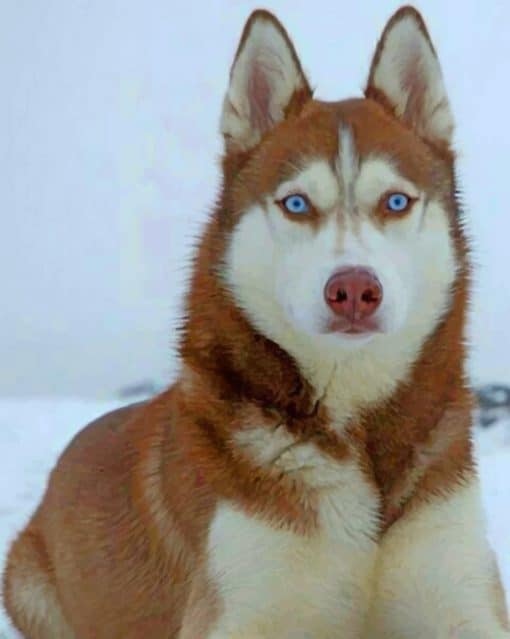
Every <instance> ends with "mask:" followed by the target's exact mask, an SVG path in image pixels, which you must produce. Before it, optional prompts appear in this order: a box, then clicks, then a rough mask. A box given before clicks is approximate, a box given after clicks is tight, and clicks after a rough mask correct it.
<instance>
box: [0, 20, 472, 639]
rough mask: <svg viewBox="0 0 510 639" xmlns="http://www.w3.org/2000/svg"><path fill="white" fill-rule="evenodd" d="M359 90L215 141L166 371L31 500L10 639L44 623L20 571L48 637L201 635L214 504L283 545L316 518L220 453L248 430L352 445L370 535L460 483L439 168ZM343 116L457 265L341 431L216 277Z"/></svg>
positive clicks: (272, 479) (190, 638) (464, 436)
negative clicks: (382, 160)
mask: <svg viewBox="0 0 510 639" xmlns="http://www.w3.org/2000/svg"><path fill="white" fill-rule="evenodd" d="M249 25H250V23H248V26H247V28H246V30H245V35H243V39H244V38H245V37H246V33H247V31H248V29H249ZM243 41H244V40H242V41H241V45H240V46H242V43H243ZM296 59H297V58H296ZM368 95H369V99H356V100H347V101H344V102H339V103H332V104H330V103H322V102H318V101H315V100H312V98H311V93H310V94H308V92H307V90H305V91H304V92H303V93H300V95H296V96H295V98H294V100H293V101H292V104H291V108H289V110H288V113H287V119H286V120H285V121H284V122H282V123H281V124H279V125H277V126H276V127H275V128H274V129H273V130H272V131H271V133H270V135H267V136H266V137H265V138H264V139H263V140H262V142H261V144H259V145H257V146H256V147H255V148H254V149H252V150H251V151H242V152H240V151H238V150H237V149H235V148H233V147H232V146H231V145H228V149H229V151H228V152H227V154H226V156H225V158H224V162H223V168H224V182H223V188H222V192H221V195H220V198H219V202H218V205H217V207H216V210H215V212H214V213H213V215H212V217H211V220H210V223H209V225H208V227H207V229H206V231H205V233H204V236H203V238H202V241H201V243H200V247H199V250H198V253H197V257H196V261H195V265H194V271H193V278H192V282H191V286H190V290H189V294H188V298H187V315H186V320H185V322H184V326H183V333H182V339H181V346H180V356H181V360H182V365H183V367H182V374H181V376H180V377H179V379H178V381H177V382H176V384H175V385H174V386H173V387H172V388H171V389H170V390H168V391H166V392H164V393H162V394H161V395H160V396H158V397H157V398H155V399H154V400H153V401H150V402H148V403H146V404H143V405H136V406H132V407H129V408H126V409H123V410H121V411H117V412H115V413H113V414H110V415H107V416H105V417H103V418H101V419H99V420H97V421H96V422H94V423H93V424H91V425H90V426H88V427H87V428H86V429H85V430H84V431H82V432H81V433H80V434H79V435H78V436H77V437H76V438H75V440H73V442H72V443H71V444H70V446H69V447H68V448H67V450H66V451H65V452H64V454H63V455H62V457H61V458H60V460H59V462H58V464H57V466H56V468H55V470H54V471H53V472H52V474H51V477H50V480H49V484H48V488H47V491H46V494H45V497H44V500H43V503H42V506H41V507H40V508H39V509H38V511H37V512H36V514H35V515H34V517H33V518H32V520H31V521H30V523H29V525H28V527H27V528H26V529H25V530H24V531H23V532H22V533H21V535H20V536H19V537H18V539H17V540H16V541H15V543H14V545H13V546H12V549H11V552H10V554H9V558H8V562H7V567H6V570H5V574H4V583H5V594H4V597H5V604H6V608H7V610H8V612H9V614H10V616H11V618H12V619H13V621H14V623H15V625H16V626H17V627H18V628H19V629H20V630H21V631H22V632H23V633H24V634H25V636H26V637H30V638H31V639H42V638H46V637H49V636H50V635H49V634H48V630H47V629H45V628H46V626H48V627H49V621H48V622H44V621H42V620H41V619H40V618H38V617H37V615H35V614H32V613H31V611H30V610H29V609H28V608H27V607H26V606H25V607H24V608H22V607H20V606H19V605H18V602H19V594H18V593H17V592H16V591H15V589H14V586H13V584H14V583H15V582H16V580H22V579H24V578H25V577H26V583H27V584H28V587H29V588H30V587H31V586H30V583H31V579H39V580H42V581H43V582H44V583H45V585H46V588H47V590H48V591H49V592H51V593H52V594H53V598H54V601H58V607H59V610H58V611H55V616H56V618H57V616H58V618H59V619H60V620H61V621H60V624H61V627H62V628H63V630H62V632H61V634H60V635H58V634H56V631H55V634H53V635H51V636H52V637H53V638H54V639H55V638H57V637H62V639H64V638H65V639H71V637H75V638H76V639H135V638H136V639H141V638H145V637H150V638H151V639H158V638H161V639H163V638H165V639H174V638H176V637H177V636H179V637H181V639H197V638H198V637H203V636H205V633H206V631H207V628H208V627H209V626H210V624H211V623H212V622H213V620H214V619H215V618H216V617H217V616H218V614H219V613H220V611H221V602H220V601H219V599H218V597H217V596H216V593H215V590H214V584H212V583H209V581H208V579H207V576H206V574H205V568H204V563H205V561H206V556H205V540H206V535H207V530H208V526H209V523H210V521H211V517H212V515H213V513H214V509H215V506H216V503H217V502H218V500H220V499H229V500H231V501H233V502H234V503H237V504H239V506H240V507H241V508H242V509H244V510H245V511H246V512H247V513H257V514H258V515H259V516H262V517H264V518H266V519H267V520H269V521H279V522H283V525H285V526H287V527H288V528H290V529H292V530H294V531H296V533H297V534H302V535H307V534H310V533H311V532H312V531H313V530H314V529H315V528H316V526H317V525H318V523H317V504H316V494H315V493H314V491H313V490H312V489H310V488H307V486H306V485H305V484H304V483H303V482H300V481H299V480H297V481H290V480H289V479H288V478H287V477H285V476H282V475H281V474H279V473H278V472H276V471H275V470H273V469H271V468H265V469H263V468H261V467H258V466H256V465H255V463H254V462H253V461H252V460H251V459H250V457H249V456H248V455H245V454H243V451H242V449H239V447H237V446H235V445H234V435H235V433H236V432H237V431H239V430H241V429H246V428H249V427H250V425H255V424H256V425H257V426H262V425H263V426H264V427H266V428H268V429H274V428H276V427H278V426H281V425H283V426H285V427H286V428H287V429H288V430H289V431H290V432H291V433H293V434H294V435H295V437H296V438H297V440H298V441H314V442H315V443H316V444H317V445H318V446H319V447H320V448H321V450H322V451H323V452H324V453H325V454H327V455H329V456H330V457H331V458H334V459H337V460H343V459H345V458H347V457H348V456H351V455H352V454H353V450H354V452H355V453H356V454H357V455H359V458H360V459H361V461H362V463H363V466H364V470H365V474H366V476H367V477H368V478H369V479H370V481H371V482H372V484H373V485H374V486H375V487H376V488H377V490H378V491H379V493H380V495H381V498H382V503H383V508H382V512H381V520H382V522H383V524H382V527H381V534H384V533H383V531H384V528H386V527H388V526H389V525H391V524H392V522H393V521H395V520H396V519H397V518H398V517H400V516H401V515H402V513H404V512H406V510H407V509H409V508H413V507H415V506H416V505H417V504H418V503H419V502H421V501H423V500H426V499H427V498H428V497H429V496H430V495H431V494H437V493H441V492H446V491H448V490H451V489H452V487H454V486H455V485H457V484H459V483H461V482H463V481H465V480H466V479H467V478H468V477H469V476H470V474H471V473H472V472H473V460H472V450H471V443H470V435H469V426H470V409H471V396H470V392H469V390H468V388H467V385H466V383H465V379H464V375H463V362H464V358H465V349H464V323H465V315H466V306H467V302H468V280H469V278H468V275H469V267H468V263H467V254H468V251H467V247H466V241H465V238H464V234H463V230H462V224H461V221H460V215H459V210H458V206H457V203H456V200H455V191H456V185H455V181H454V157H453V154H452V152H451V151H450V150H448V149H444V148H437V147H434V146H432V145H430V144H428V143H427V142H425V141H423V140H420V139H418V138H417V137H416V136H415V135H414V134H413V132H412V131H411V130H410V129H409V128H407V126H406V125H405V124H403V123H401V122H399V121H397V120H396V119H395V118H394V117H392V115H391V113H389V112H388V111H387V109H386V105H384V104H381V103H380V100H379V99H378V96H377V95H370V91H369V92H368ZM341 121H342V122H345V123H347V124H348V125H350V126H351V127H352V130H353V131H354V134H355V136H356V146H357V149H358V151H359V153H360V154H361V155H362V156H363V155H364V154H366V153H369V152H374V151H376V152H381V153H384V154H387V155H390V156H391V157H393V158H394V160H395V162H396V164H397V165H398V168H399V170H400V171H401V172H402V173H403V174H404V176H406V177H408V178H409V179H411V180H412V181H413V182H414V183H416V184H417V185H419V186H420V188H423V189H424V190H426V191H427V192H428V193H430V194H434V195H435V196H436V197H437V196H439V197H440V198H441V199H442V201H443V202H444V203H445V204H446V206H447V209H448V211H449V215H450V220H451V227H452V231H453V236H454V238H455V245H456V252H457V257H458V259H459V261H460V264H461V268H460V270H459V273H458V276H457V279H456V282H455V287H454V290H453V291H452V304H451V307H450V309H449V310H448V312H447V313H446V314H445V316H444V318H443V320H442V321H441V323H440V324H439V326H438V327H437V329H436V330H435V331H434V332H433V334H432V335H431V336H430V337H429V338H428V340H427V342H426V344H425V345H424V347H423V350H422V353H421V355H420V356H419V358H418V360H417V361H416V363H415V365H414V367H413V370H412V372H411V375H410V377H409V379H408V380H407V381H406V382H405V383H403V384H401V385H400V387H399V388H398V390H397V392H396V393H394V395H393V396H392V397H391V398H390V399H389V400H388V401H386V402H384V403H383V404H381V405H378V406H375V407H372V408H370V410H367V411H366V412H365V413H364V414H363V415H360V417H359V419H357V420H356V422H355V423H352V424H351V425H350V426H349V428H348V429H347V432H346V434H345V435H344V436H342V437H340V436H338V435H336V434H335V433H334V431H333V429H332V428H331V427H330V422H331V416H330V415H328V413H327V411H326V409H325V408H324V407H323V405H322V403H321V398H320V397H317V395H316V392H315V389H313V388H312V387H311V385H310V383H309V382H308V381H307V380H306V379H305V378H303V377H302V375H301V373H300V371H299V369H298V366H297V364H296V362H295V361H294V360H293V359H292V358H291V357H290V356H289V355H288V354H287V353H286V352H284V351H283V350H282V349H281V348H280V347H279V346H278V345H277V344H275V343H274V342H272V341H270V340H269V339H267V338H266V337H264V336H263V335H261V334H260V333H259V332H257V331H256V330H255V329H254V328H253V326H252V325H251V324H250V322H249V321H248V319H247V318H246V316H245V315H244V314H243V312H242V310H241V309H239V308H238V306H237V305H236V303H235V301H234V299H233V298H232V296H231V294H230V293H229V291H228V290H227V288H226V287H225V285H224V284H223V281H222V278H221V274H220V272H221V267H222V259H223V255H224V253H225V248H226V242H227V238H228V234H229V231H230V230H231V229H232V228H233V227H234V226H235V224H236V222H237V220H238V219H239V217H240V216H241V215H242V212H243V211H244V210H246V208H247V207H248V206H249V205H250V204H252V203H253V202H254V201H257V200H259V199H260V198H261V197H262V196H264V195H265V194H268V193H271V192H272V191H273V190H274V188H275V186H276V185H277V184H278V183H279V182H280V181H281V180H282V179H283V178H284V177H285V176H286V175H288V174H289V172H290V171H291V170H292V167H294V166H295V165H296V164H299V162H300V161H302V159H303V158H306V157H310V156H319V157H325V158H328V159H331V161H333V159H334V157H335V156H336V154H337V152H338V139H337V131H338V126H339V123H340V122H341ZM64 619H65V620H66V621H63V620H64ZM67 624H69V626H70V627H72V629H73V630H72V632H71V631H70V630H69V629H66V628H67ZM179 632H181V633H182V634H179Z"/></svg>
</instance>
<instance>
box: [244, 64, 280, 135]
mask: <svg viewBox="0 0 510 639" xmlns="http://www.w3.org/2000/svg"><path fill="white" fill-rule="evenodd" d="M252 65H253V66H252V69H251V73H250V76H249V79H248V101H249V105H250V124H251V126H252V128H253V129H255V130H257V131H261V132H262V131H267V130H268V129H269V128H270V127H271V126H273V124H274V122H273V119H272V117H271V109H270V103H271V93H272V91H273V89H272V87H271V82H270V80H269V76H270V75H271V74H275V70H274V69H269V68H268V66H267V64H264V62H263V61H262V60H261V59H256V58H255V59H254V60H253V63H252Z"/></svg>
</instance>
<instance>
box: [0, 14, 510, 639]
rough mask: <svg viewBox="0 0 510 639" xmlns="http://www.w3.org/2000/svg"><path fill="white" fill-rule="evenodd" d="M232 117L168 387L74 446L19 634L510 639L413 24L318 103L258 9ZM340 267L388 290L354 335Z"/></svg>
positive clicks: (436, 148) (246, 38) (288, 47)
mask: <svg viewBox="0 0 510 639" xmlns="http://www.w3.org/2000/svg"><path fill="white" fill-rule="evenodd" d="M221 127H222V131H223V134H224V136H225V154H224V158H223V185H222V190H221V194H220V197H219V200H218V204H217V206H216V209H215V211H214V213H213V214H212V216H211V219H210V222H209V225H208V227H207V229H206V230H205V233H204V235H203V237H202V239H201V242H200V246H199V248H198V251H197V255H196V260H195V264H194V270H193V276H192V281H191V284H190V288H189V293H188V297H187V313H186V319H185V321H184V325H183V331H182V337H181V343H180V361H181V369H180V374H179V376H178V379H177V380H176V382H175V384H174V385H173V386H172V387H171V388H170V389H169V390H167V391H165V392H164V393H162V394H161V395H160V396H158V397H156V398H154V399H153V400H152V401H150V402H148V403H146V404H142V405H137V406H132V407H128V408H125V409H123V410H122V411H117V412H115V413H113V414H110V415H107V416H105V417H103V418H101V419H100V420H98V421H97V422H95V423H93V424H92V425H89V426H88V427H87V428H86V429H85V430H83V431H82V432H81V433H80V434H79V435H78V436H77V437H76V438H75V440H74V441H73V442H72V443H71V444H70V446H69V447H68V449H67V450H66V451H65V452H64V453H63V455H62V457H61V458H60V460H59V462H58V464H57V466H56V468H55V469H54V471H53V472H52V474H51V476H50V479H49V483H48V488H47V491H46V494H45V496H44V499H43V502H42V504H41V506H40V508H39V509H38V510H37V512H36V513H35V514H34V516H33V518H32V519H31V521H30V523H29V524H28V526H27V528H26V529H25V530H24V531H22V533H21V534H20V535H19V537H18V538H17V539H16V540H15V542H14V544H13V546H12V548H11V551H10V553H9V557H8V562H7V566H6V570H5V574H4V599H5V604H6V607H7V610H8V612H9V614H10V616H11V618H12V620H13V622H14V623H15V625H16V626H17V627H18V628H19V629H20V630H21V631H22V632H23V633H24V636H25V637H27V638H29V639H46V638H47V637H52V638H53V639H55V638H57V637H58V639H121V638H122V639H141V638H145V637H151V639H159V638H161V639H197V637H201V638H204V639H248V638H250V639H253V637H258V638H260V639H269V638H271V639H273V638H274V637H275V636H278V637H280V638H281V639H307V638H309V637H314V638H315V639H339V638H340V637H342V638H343V639H374V638H375V637H378V638H381V639H386V638H388V639H389V638H391V639H409V638H410V637H416V638H417V639H418V638H419V639H421V638H423V639H425V638H427V639H430V638H431V637H434V638H437V639H450V638H452V637H456V638H457V639H474V638H475V637H476V638H479V639H482V637H483V638H484V639H485V638H487V637H491V638H493V639H504V638H507V639H508V638H509V637H510V633H509V631H508V624H507V614H506V609H505V606H504V597H503V595H502V591H501V585H500V582H499V576H498V572H497V568H495V564H494V561H493V557H492V555H491V553H490V549H489V547H488V544H487V541H486V538H485V527H484V521H483V515H482V510H481V506H480V498H479V495H478V488H477V481H478V480H477V477H476V471H475V467H474V463H473V456H472V455H473V454H472V447H471V439H470V426H471V408H472V400H471V393H470V390H469V388H468V385H467V383H466V379H465V374H464V362H465V355H466V354H465V345H464V328H465V318H466V309H467V304H468V298H469V250H468V246H467V242H466V239H465V236H464V232H463V226H462V219H461V212H460V211H459V207H458V204H457V200H456V191H457V188H456V182H455V156H454V152H453V150H452V148H451V133H452V129H453V120H452V116H451V111H450V107H449V105H448V100H447V97H446V92H445V89H444V83H443V79H442V76H441V70H440V66H439V63H438V60H437V57H436V53H435V51H434V49H433V47H432V44H431V41H430V38H429V36H428V33H427V31H426V28H425V25H424V22H423V20H422V18H421V17H420V16H419V14H418V13H417V12H416V11H415V10H414V9H412V8H409V7H405V8H403V9H401V10H399V11H398V12H397V13H396V14H395V15H394V16H393V18H391V20H390V21H389V23H388V25H387V27H386V29H385V30H384V33H383V36H382V38H381V40H380V42H379V45H378V47H377V49H376V53H375V56H374V60H373V64H372V68H371V70H370V73H369V80H368V84H367V89H366V95H365V97H364V98H357V99H349V100H344V101H341V102H336V103H324V102H320V101H317V100H314V99H313V97H312V93H311V90H310V85H309V83H308V81H307V79H306V77H305V76H304V73H303V71H302V67H301V65H300V62H299V60H298V58H297V55H296V52H295V50H294V47H293V45H292V43H291V42H290V39H289V37H288V35H287V34H286V32H285V30H284V28H283V27H282V26H281V25H280V24H279V22H278V21H277V20H276V18H275V17H274V16H272V15H271V14H269V13H268V12H265V11H257V12H255V13H254V14H253V15H252V16H251V17H250V19H249V20H248V23H247V25H246V27H245V30H244V33H243V35H242V37H241V42H240V45H239V48H238V51H237V53H236V56H235V60H234V65H233V67H232V69H231V73H230V84H229V87H228V90H227V95H226V97H225V101H224V110H223V115H222V123H221ZM392 194H393V195H394V194H397V195H400V196H402V194H403V195H404V196H405V197H404V200H403V201H404V203H405V204H406V205H405V207H404V210H401V211H395V210H393V209H392V208H391V207H390V206H389V201H390V200H389V198H390V197H391V195H392ZM296 195H297V196H299V198H301V200H299V202H300V203H302V202H304V203H305V205H304V209H305V210H304V213H303V212H301V213H296V212H295V211H294V212H292V210H290V209H289V208H288V207H287V204H286V202H287V198H288V197H289V196H296ZM401 199H402V198H401ZM346 267H349V268H350V267H362V268H364V269H370V272H371V273H374V277H376V278H377V281H378V282H379V285H380V288H381V291H382V301H381V303H380V304H379V306H378V307H377V310H376V311H375V312H374V314H373V316H371V317H370V322H369V323H368V324H367V325H366V326H365V328H364V329H363V331H361V332H360V331H358V332H356V331H355V330H346V329H345V327H344V325H341V324H340V323H339V318H338V315H336V314H335V313H334V312H333V311H332V307H331V305H330V304H329V303H328V301H327V297H326V295H325V286H326V283H327V282H328V281H329V278H331V277H332V276H334V275H335V274H337V273H338V272H341V271H342V269H344V270H345V268H346ZM340 293H341V292H340ZM340 293H339V294H340ZM363 294H365V293H363ZM367 327H368V328H367Z"/></svg>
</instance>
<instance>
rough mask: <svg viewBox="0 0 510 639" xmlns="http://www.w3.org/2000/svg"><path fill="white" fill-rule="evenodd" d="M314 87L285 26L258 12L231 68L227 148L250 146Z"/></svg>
mask: <svg viewBox="0 0 510 639" xmlns="http://www.w3.org/2000/svg"><path fill="white" fill-rule="evenodd" d="M311 95H312V91H311V90H310V87H309V85H308V82H307V80H306V77H305V74H304V73H303V70H302V68H301V65H300V63H299V60H298V57H297V55H296V51H295V49H294V46H293V45H292V42H291V41H290V39H289V36H288V35H287V33H286V31H285V29H284V28H283V27H282V25H281V24H280V23H279V22H278V20H277V19H276V18H275V17H274V16H273V15H272V14H271V13H269V12H267V11H262V10H259V11H255V12H254V13H252V15H251V16H250V18H249V20H248V22H247V23H246V26H245V28H244V31H243V34H242V37H241V41H240V43H239V47H238V49H237V53H236V56H235V59H234V64H233V65H232V69H231V72H230V85H229V88H228V91H227V95H226V96H225V101H224V104H223V114H222V118H221V132H222V133H223V135H224V136H225V144H226V147H227V150H243V151H245V150H248V149H250V148H252V147H253V146H255V145H256V144H258V142H259V141H260V140H261V138H262V136H263V135H264V134H265V133H266V132H267V131H268V130H269V129H271V127H273V126H274V125H275V124H277V123H278V122H280V121H281V120H283V119H285V118H286V117H287V116H288V115H289V114H290V113H291V112H297V111H299V110H300V109H301V107H302V106H303V104H304V103H305V102H306V101H307V100H308V99H310V98H311Z"/></svg>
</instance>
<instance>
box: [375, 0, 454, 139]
mask: <svg viewBox="0 0 510 639" xmlns="http://www.w3.org/2000/svg"><path fill="white" fill-rule="evenodd" d="M365 95H366V97H367V98H372V99H374V100H376V101H378V102H380V103H382V104H383V105H384V106H385V107H387V108H390V109H391V110H392V111H393V113H394V114H395V116H396V117H397V118H399V119H401V120H403V121H404V122H405V123H406V124H407V125H408V126H410V127H412V128H413V129H414V130H415V131H416V133H417V134H418V135H420V136H421V137H423V138H425V139H427V140H429V141H431V142H434V143H440V144H445V143H446V144H447V145H449V144H450V143H451V138H452V134H453V126H454V123H453V117H452V112H451V109H450V103H449V101H448V96H447V95H446V90H445V87H444V82H443V75H442V72H441V67H440V65H439V61H438V59H437V55H436V52H435V50H434V46H433V45H432V42H431V40H430V36H429V34H428V32H427V28H426V26H425V23H424V21H423V18H422V17H421V15H420V14H419V13H418V11H416V9H414V8H413V7H402V8H401V9H399V10H398V11H397V12H396V13H395V15H394V16H393V17H392V18H391V19H390V21H389V22H388V24H387V25H386V28H385V29H384V32H383V34H382V36H381V39H380V40H379V43H378V45H377V49H376V52H375V55H374V59H373V61H372V67H371V69H370V75H369V78H368V83H367V88H366V90H365Z"/></svg>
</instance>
